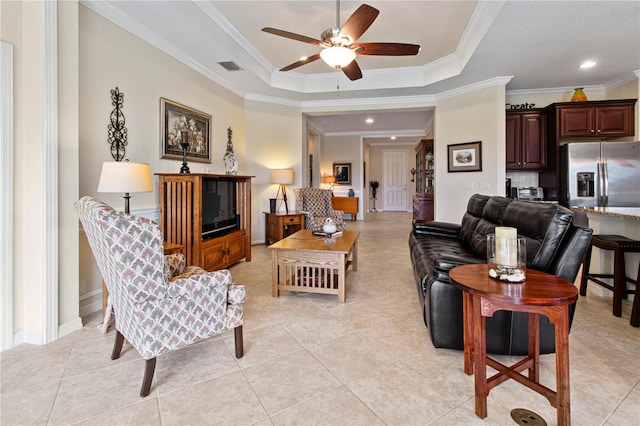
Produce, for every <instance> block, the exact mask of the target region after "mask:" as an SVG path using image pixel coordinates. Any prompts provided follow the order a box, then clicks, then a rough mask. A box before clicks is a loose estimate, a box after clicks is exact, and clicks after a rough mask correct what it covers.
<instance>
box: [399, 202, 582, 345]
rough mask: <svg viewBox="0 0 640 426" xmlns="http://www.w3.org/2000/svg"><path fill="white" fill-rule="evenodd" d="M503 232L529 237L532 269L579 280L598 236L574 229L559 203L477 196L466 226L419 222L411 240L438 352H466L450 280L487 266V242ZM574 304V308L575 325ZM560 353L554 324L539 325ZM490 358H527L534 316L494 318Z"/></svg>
mask: <svg viewBox="0 0 640 426" xmlns="http://www.w3.org/2000/svg"><path fill="white" fill-rule="evenodd" d="M496 226H510V227H514V228H517V229H518V235H519V236H524V237H526V241H527V242H526V244H527V268H532V269H537V270H540V271H545V272H548V273H551V274H553V275H557V276H559V277H562V278H564V279H566V280H568V281H569V282H574V280H575V278H576V275H577V274H578V270H579V268H580V263H581V261H582V258H583V256H584V253H585V251H586V249H587V246H588V245H589V241H590V239H591V234H592V230H591V229H590V228H585V227H581V226H576V225H575V224H574V223H573V212H571V210H569V209H567V208H564V207H562V206H559V205H557V204H546V203H532V202H526V201H518V200H513V199H511V198H505V197H499V196H493V197H490V196H486V195H480V194H475V195H473V196H472V197H471V198H470V199H469V202H468V205H467V211H466V212H465V214H464V217H463V219H462V224H455V223H445V222H436V221H430V222H421V221H415V222H414V224H413V230H412V231H411V234H410V237H409V248H410V255H411V262H412V265H413V272H414V276H415V280H416V284H417V286H418V295H419V297H420V303H421V305H422V307H423V312H424V321H425V324H426V326H427V328H428V329H429V333H430V335H431V341H432V342H433V345H434V346H435V347H437V348H449V349H463V332H462V325H463V316H462V292H461V291H460V290H458V289H457V288H456V287H454V286H453V285H452V284H451V282H450V281H449V271H450V270H451V269H452V268H454V267H456V266H459V265H464V264H469V263H485V262H486V246H487V243H486V236H487V234H490V233H493V232H494V228H495V227H496ZM574 310H575V304H574V305H572V306H571V307H570V318H571V319H573V312H574ZM554 349H555V336H554V326H553V324H551V323H550V322H549V321H548V320H547V318H545V317H543V318H541V319H540V351H541V353H551V352H553V351H554ZM487 352H489V353H492V354H506V355H524V354H526V353H527V314H525V313H519V312H516V313H513V312H508V311H499V312H496V313H495V314H494V316H493V317H491V318H487Z"/></svg>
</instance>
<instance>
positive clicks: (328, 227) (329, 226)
mask: <svg viewBox="0 0 640 426" xmlns="http://www.w3.org/2000/svg"><path fill="white" fill-rule="evenodd" d="M336 229H337V228H336V224H335V222H334V221H333V219H331V218H330V217H328V218H327V220H326V221H325V223H324V225H322V230H323V231H324V233H325V234H327V235H329V236H330V235H331V234H335V233H336Z"/></svg>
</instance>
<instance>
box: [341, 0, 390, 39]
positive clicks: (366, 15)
mask: <svg viewBox="0 0 640 426" xmlns="http://www.w3.org/2000/svg"><path fill="white" fill-rule="evenodd" d="M378 13H380V11H379V10H378V9H376V8H375V7H371V6H369V5H367V4H363V5H362V6H360V7H359V8H358V9H356V11H355V12H353V15H351V16H350V17H349V19H347V22H345V23H344V25H343V26H342V28H341V29H340V36H341V37H349V39H350V40H351V43H353V42H354V41H356V40H357V39H359V38H360V36H361V35H362V34H364V32H365V31H367V29H368V28H369V27H370V26H371V24H373V21H375V20H376V18H377V17H378Z"/></svg>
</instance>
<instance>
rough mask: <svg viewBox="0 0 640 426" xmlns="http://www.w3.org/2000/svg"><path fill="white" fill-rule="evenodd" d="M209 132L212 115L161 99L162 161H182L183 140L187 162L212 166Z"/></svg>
mask: <svg viewBox="0 0 640 426" xmlns="http://www.w3.org/2000/svg"><path fill="white" fill-rule="evenodd" d="M210 131H211V115H209V114H205V113H204V112H200V111H197V110H195V109H193V108H189V107H188V106H185V105H182V104H179V103H177V102H173V101H170V100H169V99H165V98H160V154H161V157H160V158H169V159H173V160H182V145H180V143H181V142H182V138H183V137H184V138H185V140H186V141H187V143H188V146H187V160H189V161H198V162H201V163H211V136H210ZM183 132H185V133H184V136H183Z"/></svg>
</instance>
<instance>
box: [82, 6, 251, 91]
mask: <svg viewBox="0 0 640 426" xmlns="http://www.w3.org/2000/svg"><path fill="white" fill-rule="evenodd" d="M80 4H82V5H83V6H86V7H87V8H89V9H90V10H92V11H93V12H95V13H97V14H98V15H100V16H102V17H103V18H105V19H107V20H109V21H111V22H112V23H114V24H116V25H118V26H119V27H121V28H123V29H124V30H126V31H128V32H130V33H131V34H133V35H134V36H136V37H138V38H139V39H141V40H144V41H146V42H147V43H149V44H150V45H152V46H153V47H155V48H157V49H159V50H161V51H162V52H164V53H166V54H167V55H169V56H171V57H172V58H174V59H175V60H177V61H179V62H181V63H183V64H184V65H186V66H187V67H189V68H191V69H193V70H194V71H196V72H198V73H200V74H202V75H204V76H205V77H207V78H209V79H211V80H212V81H214V82H215V83H217V84H219V85H220V86H222V87H223V88H225V89H227V90H229V91H231V92H233V93H234V94H236V95H238V96H240V97H243V98H244V97H245V96H246V94H247V92H246V90H244V89H242V88H240V87H238V86H236V85H235V84H233V83H231V82H230V81H229V80H227V79H226V78H224V77H223V76H222V75H221V74H218V73H216V72H213V71H212V70H211V69H210V68H208V67H206V66H204V65H202V64H201V63H200V62H198V61H196V60H194V59H193V58H192V57H191V56H189V55H186V54H185V53H184V52H182V51H181V50H180V49H178V48H176V47H175V46H174V45H173V44H172V43H170V42H169V41H167V40H166V39H165V38H163V37H161V36H159V35H158V34H156V33H155V32H153V31H150V30H148V29H147V28H145V27H143V26H142V25H140V24H139V23H138V22H136V21H134V20H133V19H131V18H130V17H128V16H127V15H126V14H124V13H122V12H120V11H119V10H117V9H116V8H114V7H113V6H112V5H111V4H110V3H108V2H105V1H98V0H81V2H80Z"/></svg>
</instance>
